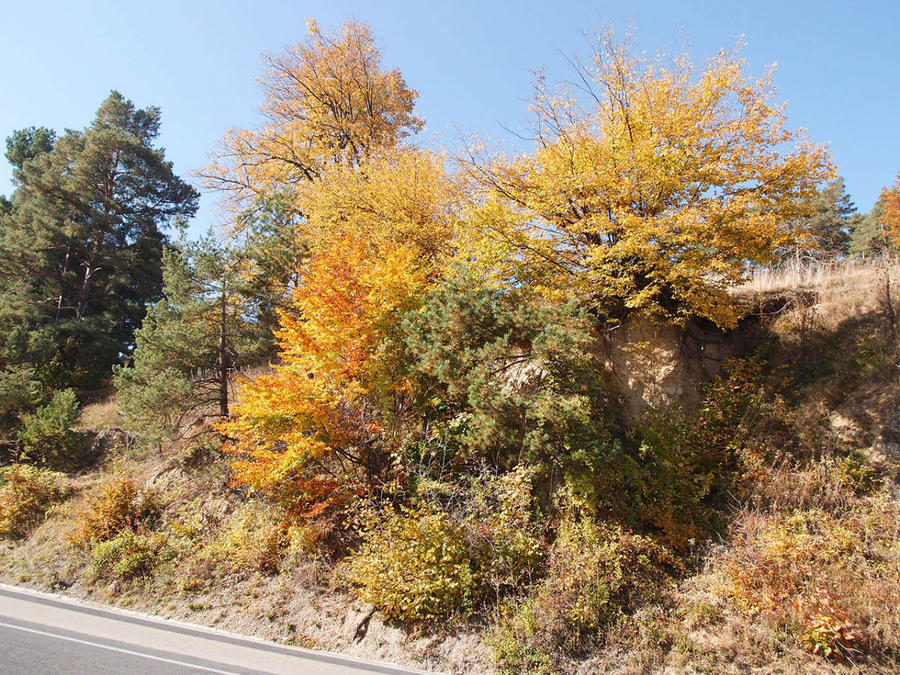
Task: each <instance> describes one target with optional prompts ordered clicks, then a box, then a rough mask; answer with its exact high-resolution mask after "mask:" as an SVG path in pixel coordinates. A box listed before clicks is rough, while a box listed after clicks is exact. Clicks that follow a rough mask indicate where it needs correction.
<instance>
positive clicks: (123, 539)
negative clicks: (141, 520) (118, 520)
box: [91, 530, 175, 579]
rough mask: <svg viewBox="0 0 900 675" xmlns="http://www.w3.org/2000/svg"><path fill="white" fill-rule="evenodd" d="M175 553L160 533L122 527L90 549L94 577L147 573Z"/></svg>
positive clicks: (126, 577) (133, 576)
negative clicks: (109, 537)
mask: <svg viewBox="0 0 900 675" xmlns="http://www.w3.org/2000/svg"><path fill="white" fill-rule="evenodd" d="M174 555H175V551H174V549H172V547H171V546H170V545H169V541H168V540H167V538H166V536H165V535H164V534H162V533H160V532H132V531H131V530H123V531H122V532H120V533H119V534H117V535H116V536H115V537H113V538H112V539H108V540H106V541H101V542H98V543H97V544H95V545H94V547H93V548H92V549H91V558H92V559H93V564H92V567H93V571H94V575H95V576H96V577H97V578H103V577H105V578H112V577H118V578H120V579H133V578H135V577H143V576H149V575H150V574H151V573H152V572H153V570H154V569H155V568H156V567H157V566H158V565H160V564H161V563H163V562H166V561H168V560H171V559H172V557H173V556H174Z"/></svg>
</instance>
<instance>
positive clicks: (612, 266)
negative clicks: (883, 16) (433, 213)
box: [464, 34, 833, 326]
mask: <svg viewBox="0 0 900 675" xmlns="http://www.w3.org/2000/svg"><path fill="white" fill-rule="evenodd" d="M576 68H577V71H578V75H579V85H578V89H579V90H580V92H579V95H580V96H581V99H582V100H584V99H585V98H586V99H587V104H586V105H585V104H582V103H580V102H579V100H578V99H577V98H576V96H574V95H572V94H571V93H569V92H568V91H565V90H562V91H559V92H551V91H549V90H548V88H547V87H546V86H545V84H544V82H543V79H542V78H541V79H539V81H538V86H537V93H536V97H535V100H534V103H533V106H532V109H533V111H534V114H535V135H536V139H537V148H536V150H535V151H534V152H532V153H530V154H527V155H524V156H520V157H517V158H514V159H512V160H508V159H505V158H490V157H489V158H484V157H483V156H482V155H480V154H477V153H471V154H470V156H469V158H468V160H466V161H465V162H464V165H465V166H466V167H467V169H468V174H469V176H470V177H471V178H472V180H473V184H474V191H475V196H476V201H477V207H475V209H474V210H473V212H472V214H471V220H472V227H471V228H470V245H471V246H472V247H473V248H474V250H475V253H476V255H477V256H480V257H481V258H486V259H487V262H488V263H489V265H490V266H491V267H492V268H493V270H494V271H495V272H496V273H497V274H498V275H505V276H506V277H513V278H516V279H518V280H519V281H520V282H527V283H532V284H534V285H535V286H536V287H537V288H540V289H542V290H543V291H545V292H546V293H548V294H550V295H557V296H559V295H562V296H568V295H572V294H574V295H576V296H577V297H579V298H581V299H583V300H584V301H586V302H589V303H591V304H592V305H593V306H594V307H595V308H596V309H597V310H598V311H599V312H600V313H601V314H602V315H603V316H605V317H606V318H608V319H617V318H621V317H622V316H624V315H625V314H626V313H628V312H630V311H635V310H639V311H642V312H645V313H647V314H650V315H655V316H657V317H661V318H666V319H670V320H676V321H679V320H683V319H684V318H685V317H687V316H690V315H699V316H702V317H706V318H709V319H712V320H713V321H715V322H717V323H719V324H720V325H723V326H730V325H733V324H734V323H735V321H736V320H737V312H736V310H735V309H734V308H733V306H732V303H731V302H730V301H729V298H728V295H727V288H728V287H729V286H730V285H732V284H734V283H736V282H738V281H740V280H741V279H742V277H743V275H744V273H745V271H746V264H747V261H756V262H763V261H766V260H768V259H769V257H770V255H771V253H772V251H773V249H774V248H775V247H776V246H778V245H779V244H781V243H783V237H784V234H783V231H782V230H781V229H780V228H779V224H780V223H784V222H787V221H789V220H791V219H793V218H796V217H799V216H803V215H806V214H808V213H809V211H810V208H811V205H810V200H811V198H812V197H813V196H814V195H815V191H816V187H817V186H818V185H819V184H820V183H821V182H822V181H824V180H826V179H829V178H831V177H832V176H833V168H832V165H831V163H830V159H829V156H828V154H827V152H826V150H825V149H824V148H823V147H817V146H814V145H811V144H809V143H808V142H806V141H805V140H804V139H803V136H802V134H801V133H800V132H793V131H789V130H787V129H785V126H784V123H785V115H784V112H783V110H782V107H780V106H778V105H776V104H775V103H774V102H773V98H774V88H773V86H772V81H771V72H769V73H767V74H766V75H765V76H763V77H762V78H761V79H758V80H750V79H748V78H747V77H746V76H745V75H744V64H743V62H742V60H741V59H740V58H738V57H737V56H736V55H735V54H733V53H726V52H721V53H719V54H718V55H717V56H716V57H715V58H713V59H711V60H710V61H709V62H708V64H707V65H706V66H705V68H703V69H701V70H700V71H699V72H697V71H696V70H695V69H694V68H693V67H692V66H691V65H690V64H689V62H688V61H687V59H685V58H683V57H682V58H674V59H672V60H670V61H667V60H665V59H664V58H663V57H659V58H656V59H647V58H637V57H634V56H632V55H630V54H629V53H628V51H627V50H626V49H625V48H624V47H623V46H622V45H620V44H618V43H616V42H615V41H614V40H613V39H612V35H611V34H606V35H605V36H603V37H601V38H600V39H599V40H598V41H597V43H596V46H595V49H594V52H593V58H592V60H591V62H590V63H589V64H587V65H578V64H576ZM498 261H499V263H498Z"/></svg>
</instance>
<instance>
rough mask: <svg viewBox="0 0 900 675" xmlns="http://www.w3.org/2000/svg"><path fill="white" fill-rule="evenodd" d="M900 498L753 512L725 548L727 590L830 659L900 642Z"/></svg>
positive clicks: (890, 650)
mask: <svg viewBox="0 0 900 675" xmlns="http://www.w3.org/2000/svg"><path fill="white" fill-rule="evenodd" d="M898 518H900V507H898V504H897V502H896V500H895V499H894V498H893V497H892V496H891V495H890V494H875V495H873V496H871V497H870V498H866V499H861V500H857V502H856V503H855V504H854V505H853V507H852V508H851V509H849V510H846V511H844V512H843V513H841V514H840V515H839V516H835V515H832V514H830V513H828V512H826V511H823V510H820V509H810V510H806V511H795V512H793V513H787V514H782V513H768V514H766V513H755V514H752V513H748V514H745V515H744V516H743V518H741V519H739V520H738V521H737V522H736V523H735V524H734V525H733V528H732V534H733V542H732V545H731V546H730V548H729V549H727V550H724V551H722V552H720V554H719V555H720V558H719V559H720V561H721V565H722V569H723V571H724V575H723V576H724V583H723V584H722V585H721V587H720V592H721V593H723V594H724V595H725V596H727V597H730V598H731V599H732V600H733V601H734V602H735V603H736V604H737V605H738V606H739V607H740V608H741V609H743V610H745V611H746V612H748V613H751V614H753V615H755V616H760V617H761V618H762V619H763V620H765V621H767V622H769V623H770V625H772V626H773V627H774V628H776V629H778V630H781V631H785V632H787V634H789V635H793V636H794V639H795V640H796V641H797V642H798V643H799V644H800V645H802V646H804V647H805V648H807V649H808V650H809V651H812V652H814V653H816V654H821V655H824V656H827V657H830V658H832V659H838V660H840V659H845V658H846V659H849V660H853V661H858V660H859V656H860V652H868V653H870V654H872V653H881V654H883V655H890V654H897V653H898V651H900V610H898V608H897V604H896V597H897V594H898V593H900V549H898V546H897V534H896V532H897V530H896V527H897V525H896V524H897V519H898Z"/></svg>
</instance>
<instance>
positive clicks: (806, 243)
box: [782, 176, 856, 261]
mask: <svg viewBox="0 0 900 675" xmlns="http://www.w3.org/2000/svg"><path fill="white" fill-rule="evenodd" d="M813 208H814V209H815V210H814V212H813V213H812V214H811V215H809V216H806V217H803V218H798V219H795V220H793V221H791V223H790V224H789V226H788V227H789V229H790V230H791V231H792V232H793V234H794V235H795V236H796V238H797V241H796V242H795V245H794V246H791V247H789V248H788V249H786V250H784V251H783V254H782V257H783V258H787V259H794V260H798V261H799V260H800V259H801V258H806V259H809V258H812V259H815V260H827V259H831V258H836V257H841V256H843V255H846V254H847V253H848V252H849V250H850V232H851V230H852V228H853V224H854V219H853V215H854V214H855V213H856V206H855V205H854V204H853V202H852V201H851V199H850V195H849V194H847V191H846V188H845V186H844V179H843V178H842V177H841V176H838V177H837V178H835V179H834V180H832V181H830V182H828V183H826V185H825V186H824V187H823V188H822V189H820V190H819V193H818V195H816V197H815V198H814V199H813Z"/></svg>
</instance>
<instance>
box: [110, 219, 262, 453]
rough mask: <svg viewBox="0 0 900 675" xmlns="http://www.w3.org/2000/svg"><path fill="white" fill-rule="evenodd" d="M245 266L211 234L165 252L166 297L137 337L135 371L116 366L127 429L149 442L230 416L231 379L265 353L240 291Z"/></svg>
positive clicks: (248, 304)
mask: <svg viewBox="0 0 900 675" xmlns="http://www.w3.org/2000/svg"><path fill="white" fill-rule="evenodd" d="M242 270H243V265H242V260H241V258H240V255H239V254H238V252H237V251H236V250H234V249H230V248H228V247H226V246H224V245H222V244H221V243H219V242H218V241H216V239H215V238H214V237H213V236H212V235H211V234H208V235H207V236H206V237H205V238H203V239H201V240H200V241H199V242H187V241H185V240H184V238H183V237H182V239H181V241H180V242H179V245H178V247H175V248H166V249H165V251H164V253H163V279H164V286H163V299H162V300H160V301H159V302H157V303H156V304H154V305H153V306H152V307H150V309H149V310H148V312H147V316H146V318H145V319H144V324H143V326H142V327H141V328H140V329H139V330H138V331H137V333H136V349H135V351H134V357H133V363H132V365H131V366H130V367H119V368H116V379H115V382H116V388H117V389H118V392H119V398H120V404H121V407H122V411H123V413H124V414H125V417H126V420H127V423H128V425H129V426H130V427H131V428H132V429H133V430H134V431H138V432H140V433H141V436H142V437H143V438H144V439H145V440H149V441H158V440H161V439H163V438H171V437H174V436H175V435H177V434H178V432H179V431H180V430H181V429H182V427H183V426H184V425H185V423H186V422H190V421H193V418H196V417H202V416H216V415H218V416H226V415H228V412H229V382H230V378H231V373H232V371H233V370H234V369H236V368H241V367H243V366H245V365H248V364H251V363H257V362H260V361H262V360H263V359H264V357H265V356H266V355H267V354H268V351H267V343H266V340H265V335H266V331H265V327H264V326H261V324H260V322H259V321H256V320H255V317H256V316H257V309H256V307H255V306H254V305H253V303H252V302H251V301H248V300H247V299H246V296H245V294H244V293H243V292H242V278H241V277H242Z"/></svg>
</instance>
